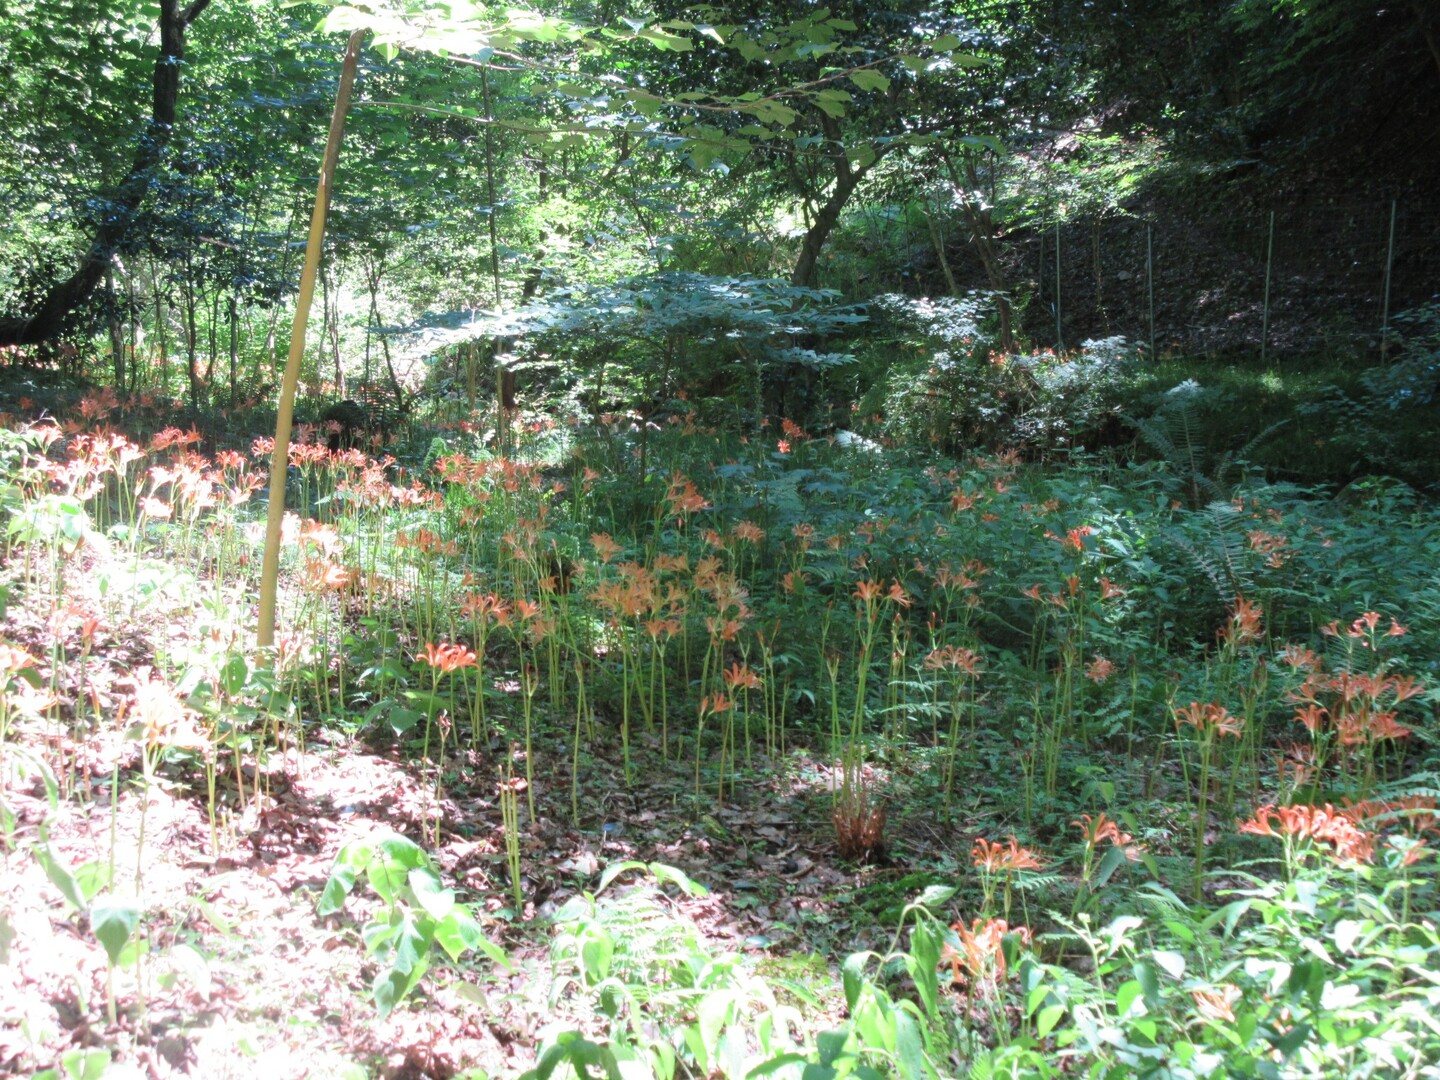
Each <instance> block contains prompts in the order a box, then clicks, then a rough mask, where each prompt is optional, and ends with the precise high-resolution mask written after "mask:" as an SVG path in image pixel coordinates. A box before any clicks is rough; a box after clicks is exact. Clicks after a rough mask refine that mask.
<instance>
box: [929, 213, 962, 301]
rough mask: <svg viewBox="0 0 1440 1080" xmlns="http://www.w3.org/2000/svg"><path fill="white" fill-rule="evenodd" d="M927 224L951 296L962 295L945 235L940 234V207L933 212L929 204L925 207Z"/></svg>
mask: <svg viewBox="0 0 1440 1080" xmlns="http://www.w3.org/2000/svg"><path fill="white" fill-rule="evenodd" d="M923 213H924V214H925V224H926V225H928V226H929V227H930V242H931V243H932V244H934V245H935V257H936V258H937V259H939V260H940V269H941V270H942V271H943V272H944V274H945V285H946V287H947V288H949V290H950V295H951V296H959V295H960V286H959V285H957V284H956V283H955V271H954V270H952V269H950V260H949V259H948V258H947V257H946V255H945V237H943V236H942V235H941V234H940V224H939V222H938V221H936V218H938V217H939V214H940V208H939V207H938V206H937V207H936V208H935V212H934V213H932V212H931V210H930V208H929V207H928V206H926V207H924V208H923Z"/></svg>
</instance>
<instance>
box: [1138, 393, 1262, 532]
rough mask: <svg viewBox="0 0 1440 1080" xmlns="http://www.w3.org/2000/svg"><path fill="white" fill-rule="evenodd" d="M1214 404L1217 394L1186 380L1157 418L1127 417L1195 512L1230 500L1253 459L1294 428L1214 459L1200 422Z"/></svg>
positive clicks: (1257, 439)
mask: <svg viewBox="0 0 1440 1080" xmlns="http://www.w3.org/2000/svg"><path fill="white" fill-rule="evenodd" d="M1214 401H1215V394H1214V393H1213V392H1212V391H1209V390H1207V389H1205V388H1204V387H1202V386H1200V385H1199V384H1198V383H1196V382H1195V381H1194V380H1190V379H1187V380H1186V381H1185V382H1183V383H1181V384H1180V385H1179V386H1176V387H1175V388H1174V389H1172V390H1170V391H1169V392H1168V393H1167V394H1166V395H1165V403H1164V404H1163V405H1162V406H1161V407H1160V408H1159V409H1158V410H1157V411H1156V412H1155V415H1154V416H1150V417H1143V418H1137V417H1133V416H1128V417H1126V419H1127V420H1128V421H1129V422H1130V423H1131V424H1132V425H1133V426H1134V427H1135V430H1136V431H1137V432H1138V433H1139V435H1140V438H1141V440H1142V441H1143V442H1144V443H1145V444H1146V445H1147V446H1148V447H1150V449H1151V450H1152V451H1153V452H1154V453H1155V454H1156V455H1157V456H1158V457H1159V458H1160V459H1161V460H1162V461H1163V462H1164V463H1165V465H1166V466H1167V467H1168V469H1169V471H1170V472H1171V474H1172V475H1173V476H1174V477H1175V479H1176V480H1177V481H1178V482H1179V485H1180V489H1181V494H1182V499H1183V502H1184V503H1185V505H1186V506H1187V507H1188V508H1189V509H1191V510H1199V509H1200V508H1201V507H1204V506H1207V505H1208V504H1210V503H1213V502H1217V501H1220V500H1224V499H1228V498H1230V497H1231V495H1232V494H1233V492H1234V487H1235V482H1236V481H1237V480H1238V478H1239V476H1238V474H1239V473H1240V472H1241V468H1240V467H1241V465H1242V464H1243V463H1244V462H1245V461H1246V460H1247V459H1248V458H1249V455H1250V453H1251V452H1252V451H1253V450H1255V448H1256V447H1258V446H1259V445H1260V444H1261V443H1263V442H1264V441H1265V440H1266V439H1268V438H1270V436H1272V435H1273V434H1275V432H1276V431H1278V430H1279V429H1280V428H1282V427H1284V426H1285V425H1286V424H1287V423H1289V421H1288V420H1281V421H1279V422H1278V423H1274V424H1271V425H1270V426H1269V427H1267V428H1265V430H1263V431H1261V432H1260V433H1259V434H1258V435H1256V436H1255V437H1254V438H1252V439H1250V440H1249V441H1248V442H1246V443H1245V445H1244V446H1242V447H1240V448H1239V449H1238V450H1227V451H1223V452H1221V453H1218V454H1215V453H1212V452H1211V450H1210V449H1209V448H1208V447H1207V446H1206V445H1205V443H1204V440H1203V438H1202V436H1203V433H1204V429H1205V425H1204V423H1203V422H1202V417H1201V413H1202V410H1203V409H1204V408H1205V407H1206V406H1207V405H1210V404H1213V403H1214Z"/></svg>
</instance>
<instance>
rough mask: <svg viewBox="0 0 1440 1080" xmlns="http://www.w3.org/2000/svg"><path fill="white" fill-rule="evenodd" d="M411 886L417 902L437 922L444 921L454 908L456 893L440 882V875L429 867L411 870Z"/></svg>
mask: <svg viewBox="0 0 1440 1080" xmlns="http://www.w3.org/2000/svg"><path fill="white" fill-rule="evenodd" d="M409 884H410V891H411V892H413V893H414V894H415V899H416V901H417V902H418V903H419V904H420V906H421V907H422V908H424V909H425V911H426V913H427V914H428V915H429V916H430V917H431V918H432V919H434V920H435V921H436V922H439V921H440V920H442V919H444V918H445V916H447V915H449V914H450V911H451V909H452V908H454V906H455V893H454V891H453V890H451V889H447V888H445V886H444V884H443V883H442V882H441V880H440V875H439V874H437V873H436V872H435V871H434V870H431V869H430V868H429V867H428V866H420V867H416V868H415V869H414V870H411V871H410V877H409Z"/></svg>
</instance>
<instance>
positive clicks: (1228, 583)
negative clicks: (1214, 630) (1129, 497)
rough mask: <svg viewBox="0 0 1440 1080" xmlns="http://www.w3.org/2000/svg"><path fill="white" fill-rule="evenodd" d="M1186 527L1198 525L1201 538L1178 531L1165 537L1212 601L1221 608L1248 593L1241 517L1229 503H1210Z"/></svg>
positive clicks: (1251, 580)
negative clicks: (1210, 589) (1208, 588)
mask: <svg viewBox="0 0 1440 1080" xmlns="http://www.w3.org/2000/svg"><path fill="white" fill-rule="evenodd" d="M1190 524H1192V525H1199V526H1200V527H1201V528H1202V529H1203V535H1202V536H1201V537H1199V538H1192V537H1190V536H1187V535H1186V534H1185V533H1183V532H1181V531H1180V530H1179V529H1170V530H1168V531H1167V532H1166V534H1165V535H1166V536H1167V537H1168V538H1169V539H1170V541H1171V543H1173V544H1174V545H1175V546H1176V547H1177V548H1179V549H1180V551H1181V552H1182V553H1183V554H1184V555H1185V556H1186V558H1188V559H1189V560H1190V562H1191V563H1193V564H1194V565H1195V567H1196V568H1197V569H1198V570H1199V571H1200V573H1201V574H1202V575H1204V577H1205V578H1206V580H1207V581H1209V582H1210V584H1211V586H1212V587H1213V588H1214V589H1215V596H1216V599H1217V600H1218V601H1219V602H1220V603H1221V604H1222V605H1225V604H1230V603H1232V602H1233V601H1234V599H1235V598H1236V597H1237V596H1245V595H1247V594H1249V593H1250V592H1251V591H1252V590H1253V587H1254V584H1255V581H1254V578H1253V577H1251V575H1250V573H1249V570H1248V569H1247V567H1246V562H1247V559H1246V553H1247V551H1248V550H1249V549H1248V546H1247V537H1246V526H1247V519H1246V517H1245V515H1244V514H1242V513H1241V512H1240V510H1239V509H1238V508H1237V507H1236V506H1235V505H1234V504H1233V503H1229V502H1212V503H1211V504H1210V505H1209V506H1207V507H1205V510H1204V512H1203V513H1202V514H1197V515H1195V517H1193V518H1192V519H1190Z"/></svg>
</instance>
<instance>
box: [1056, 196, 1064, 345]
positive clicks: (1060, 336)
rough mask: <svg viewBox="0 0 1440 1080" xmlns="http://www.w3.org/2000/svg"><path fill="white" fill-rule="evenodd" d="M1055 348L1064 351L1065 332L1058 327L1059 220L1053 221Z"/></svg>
mask: <svg viewBox="0 0 1440 1080" xmlns="http://www.w3.org/2000/svg"><path fill="white" fill-rule="evenodd" d="M1055 348H1056V351H1058V352H1064V351H1065V334H1064V331H1062V330H1061V328H1060V222H1058V221H1057V222H1055Z"/></svg>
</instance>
